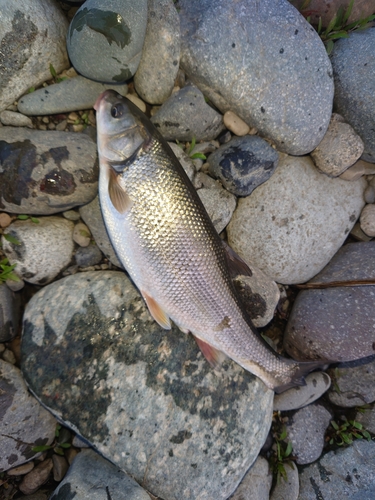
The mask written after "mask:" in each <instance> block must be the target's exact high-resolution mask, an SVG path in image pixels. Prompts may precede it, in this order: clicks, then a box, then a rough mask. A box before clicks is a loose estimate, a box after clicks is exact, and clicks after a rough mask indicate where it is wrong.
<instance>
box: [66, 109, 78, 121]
mask: <svg viewBox="0 0 375 500" xmlns="http://www.w3.org/2000/svg"><path fill="white" fill-rule="evenodd" d="M78 119H79V114H78V113H76V112H75V111H72V112H71V113H69V115H68V123H74V122H76V121H77V120H78Z"/></svg>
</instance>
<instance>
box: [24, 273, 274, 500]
mask: <svg viewBox="0 0 375 500" xmlns="http://www.w3.org/2000/svg"><path fill="white" fill-rule="evenodd" d="M61 303H64V304H65V307H64V308H61V307H60V305H61ZM21 350H22V356H23V364H22V369H23V373H24V376H25V378H26V380H27V381H28V383H29V385H30V387H31V388H32V390H33V392H34V393H36V394H37V395H38V397H39V398H40V399H41V401H42V402H43V403H44V404H46V405H47V406H48V408H50V409H51V410H52V411H53V412H54V413H56V414H57V415H59V417H60V418H61V419H62V420H63V421H64V422H65V423H66V425H68V426H71V427H73V428H75V429H77V430H78V432H79V434H80V435H82V436H83V437H84V438H86V439H87V440H88V441H90V442H91V443H92V444H93V445H94V446H95V447H96V448H97V449H98V450H99V451H100V452H101V453H103V455H104V456H106V457H110V458H111V460H112V461H114V462H115V463H116V465H117V466H119V467H121V468H123V469H124V470H126V471H127V472H128V473H129V474H131V475H132V476H133V477H134V478H135V479H136V480H138V481H140V482H142V485H143V486H144V487H145V488H147V489H148V490H149V491H151V492H152V493H153V494H155V495H158V496H161V497H162V498H168V499H170V500H174V499H176V500H177V499H181V498H184V499H186V500H198V499H200V500H205V499H207V500H211V499H212V498H215V499H218V500H219V499H222V500H224V499H226V498H228V496H229V495H230V494H231V493H233V491H234V490H235V489H236V487H237V485H238V484H239V482H240V481H241V479H242V477H243V475H244V474H245V472H246V471H247V470H248V468H249V467H250V466H251V464H252V463H253V462H254V460H255V459H256V457H257V455H258V453H259V450H260V448H261V447H262V445H263V443H264V441H265V439H266V436H267V433H268V430H269V427H270V423H271V417H272V399H273V393H272V392H271V391H270V390H268V389H266V387H265V386H264V384H263V383H262V382H260V381H259V380H258V379H256V378H255V377H254V376H252V375H251V374H249V373H247V372H245V371H244V370H242V368H240V367H239V366H238V365H236V364H234V363H233V362H227V363H225V364H224V366H223V368H222V369H221V370H220V371H212V369H211V368H210V366H209V365H208V363H207V362H206V360H205V359H204V358H203V357H202V355H201V353H200V352H199V350H198V348H197V346H196V343H195V341H194V340H193V339H192V338H191V337H190V336H186V335H185V334H183V333H181V332H180V331H179V330H178V329H177V328H175V327H174V328H173V329H172V330H171V331H169V332H168V331H165V330H162V329H161V328H160V327H159V326H158V325H157V324H156V323H155V322H154V321H153V320H152V319H151V316H150V315H149V313H148V311H147V310H146V308H145V306H144V303H143V301H142V300H141V298H140V296H139V295H138V293H137V292H136V290H135V289H134V287H133V286H132V285H131V284H130V282H129V280H128V279H127V278H126V277H125V275H124V274H123V273H116V272H104V271H103V272H93V273H85V274H84V275H74V276H69V277H67V278H64V279H62V280H60V281H58V282H55V283H53V284H51V285H49V286H47V287H44V288H43V289H42V290H40V291H39V292H38V293H37V294H36V295H34V296H33V298H32V299H31V301H30V302H29V303H28V306H27V309H26V312H25V315H24V330H23V339H22V348H21ZM36 366H37V367H38V371H37V370H36V369H35V367H36ZM67 373H69V377H67ZM57 394H58V397H56V395H57ZM83 395H84V396H83ZM181 470H183V471H184V474H183V475H182V474H181Z"/></svg>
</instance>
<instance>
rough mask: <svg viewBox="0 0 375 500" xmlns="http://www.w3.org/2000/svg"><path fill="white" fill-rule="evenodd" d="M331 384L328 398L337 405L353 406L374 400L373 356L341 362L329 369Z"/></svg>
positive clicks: (374, 371)
mask: <svg viewBox="0 0 375 500" xmlns="http://www.w3.org/2000/svg"><path fill="white" fill-rule="evenodd" d="M329 373H330V375H331V378H332V381H333V383H332V386H331V388H330V390H329V391H328V393H327V395H328V399H329V400H330V401H331V402H332V403H333V404H335V405H337V406H343V407H349V408H351V407H353V406H362V405H364V404H368V403H372V402H374V401H375V386H374V378H375V358H374V356H371V357H370V358H365V359H363V360H360V361H352V362H349V363H342V364H340V365H338V366H337V367H336V368H335V369H331V370H330V371H329Z"/></svg>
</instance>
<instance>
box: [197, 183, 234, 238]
mask: <svg viewBox="0 0 375 500" xmlns="http://www.w3.org/2000/svg"><path fill="white" fill-rule="evenodd" d="M198 196H199V198H200V199H201V202H202V203H203V205H204V208H205V209H206V210H207V213H208V215H209V217H210V219H211V220H212V223H213V225H214V226H215V229H216V231H217V232H218V233H221V231H223V230H224V229H225V228H226V226H227V225H228V223H229V221H230V219H231V217H232V215H233V212H234V209H235V208H236V197H235V196H233V194H231V193H228V191H226V190H225V189H220V188H217V187H216V188H214V189H206V188H202V189H199V190H198Z"/></svg>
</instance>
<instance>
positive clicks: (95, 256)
mask: <svg viewBox="0 0 375 500" xmlns="http://www.w3.org/2000/svg"><path fill="white" fill-rule="evenodd" d="M74 257H75V259H76V263H77V266H79V267H88V266H95V265H96V264H99V262H100V261H101V260H102V257H103V255H102V252H101V251H100V249H99V247H97V246H96V245H89V246H88V247H84V248H83V247H80V248H78V250H77V251H76V253H75V256H74Z"/></svg>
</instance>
